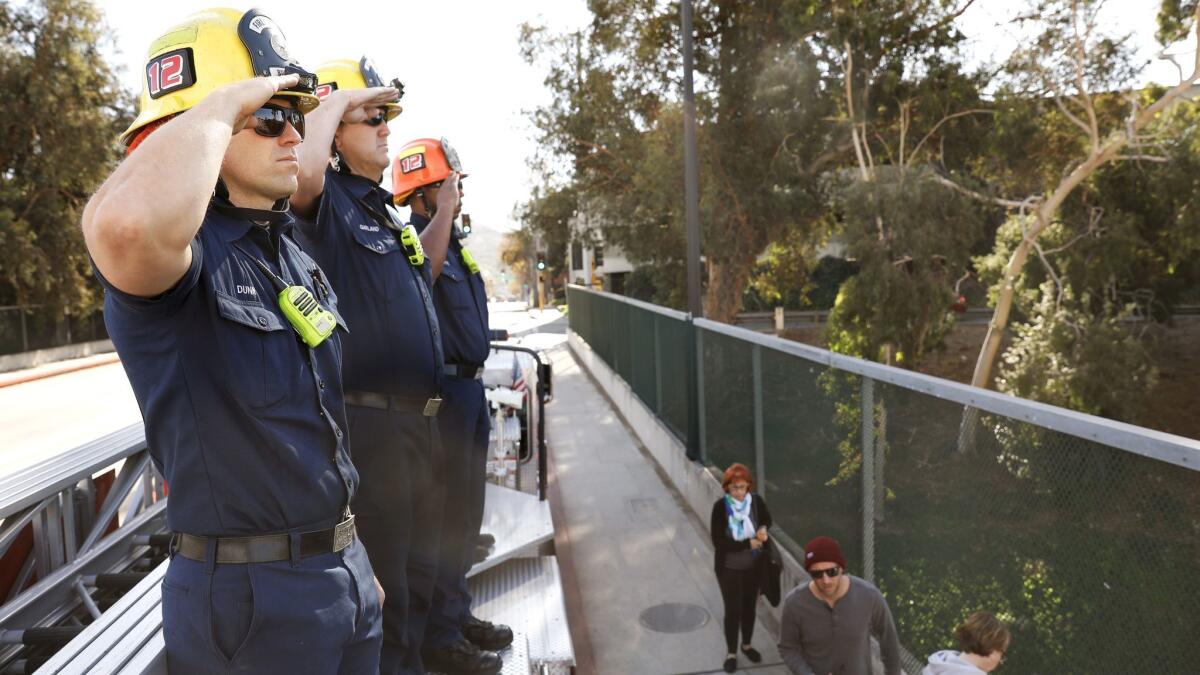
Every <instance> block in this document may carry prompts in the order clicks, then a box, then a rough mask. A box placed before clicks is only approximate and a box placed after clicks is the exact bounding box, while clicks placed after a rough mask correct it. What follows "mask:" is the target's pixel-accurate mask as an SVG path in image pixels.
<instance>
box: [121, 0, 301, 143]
mask: <svg viewBox="0 0 1200 675" xmlns="http://www.w3.org/2000/svg"><path fill="white" fill-rule="evenodd" d="M292 73H299V75H300V83H299V84H297V85H296V86H295V87H292V88H290V89H285V90H282V91H280V92H279V94H278V95H279V96H282V97H287V98H294V99H296V107H297V108H298V109H299V110H300V111H301V112H303V113H308V112H311V111H312V110H314V109H315V108H316V107H317V106H318V105H320V103H321V100H320V99H319V98H317V96H316V87H317V77H316V75H315V74H313V73H310V72H308V71H306V70H304V69H303V68H301V67H300V64H298V63H296V61H295V60H294V59H292V57H291V56H290V55H289V54H288V49H287V42H286V40H285V39H284V37H283V33H282V32H281V31H280V30H279V26H278V25H276V24H275V22H274V21H272V20H271V19H270V17H268V16H266V15H265V14H263V13H262V12H261V11H259V10H257V9H251V10H250V11H248V12H246V13H244V14H243V13H242V12H239V11H238V10H235V9H225V8H216V9H206V10H203V11H200V12H196V13H195V14H193V15H191V16H189V17H188V18H186V19H184V21H183V22H182V23H180V24H178V25H176V26H173V27H172V28H169V29H168V30H167V31H166V32H164V33H163V34H162V36H161V37H159V38H158V39H157V40H155V41H154V42H153V44H151V45H150V49H149V52H148V54H147V57H146V68H145V71H144V72H143V73H142V75H143V77H142V95H141V98H140V99H139V105H138V110H139V112H138V116H137V119H135V120H134V121H133V124H131V125H129V128H128V129H126V130H125V133H123V134H121V143H122V144H123V145H128V144H129V142H130V140H131V139H132V138H133V137H134V136H135V135H136V134H137V132H138V131H139V130H140V129H142V128H143V127H145V126H146V125H148V124H152V123H154V122H156V121H158V120H161V119H164V118H167V117H170V116H171V115H175V114H177V113H181V112H183V111H185V110H188V109H189V108H191V107H192V106H195V105H196V104H197V103H199V102H200V101H201V100H203V99H204V97H205V96H208V94H209V93H210V92H212V91H213V90H214V89H216V88H218V87H221V86H223V85H226V84H230V83H233V82H238V81H241V80H247V79H250V78H252V77H258V76H267V75H290V74H292Z"/></svg>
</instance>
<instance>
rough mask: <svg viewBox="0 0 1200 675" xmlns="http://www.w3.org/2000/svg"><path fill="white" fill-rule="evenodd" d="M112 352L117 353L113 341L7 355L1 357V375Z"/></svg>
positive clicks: (98, 341)
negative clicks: (45, 364)
mask: <svg viewBox="0 0 1200 675" xmlns="http://www.w3.org/2000/svg"><path fill="white" fill-rule="evenodd" d="M111 351H115V348H114V347H113V343H112V340H96V341H94V342H80V343H77V344H73V345H64V346H62V347H52V348H50V349H38V350H35V351H32V352H21V353H20V354H5V355H4V356H0V373H7V372H9V371H12V370H23V369H25V368H32V367H34V366H40V365H42V364H44V363H54V362H56V361H66V360H67V359H79V358H83V357H85V356H91V355H93V354H105V353H107V352H111Z"/></svg>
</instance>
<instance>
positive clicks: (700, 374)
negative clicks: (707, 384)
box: [688, 316, 708, 462]
mask: <svg viewBox="0 0 1200 675" xmlns="http://www.w3.org/2000/svg"><path fill="white" fill-rule="evenodd" d="M688 325H689V326H690V327H691V329H692V340H691V343H692V381H693V382H695V386H693V387H691V393H692V397H693V400H692V405H691V411H692V417H693V418H694V419H693V420H689V424H688V426H689V427H691V428H692V429H694V430H695V432H696V436H695V439H696V443H695V448H696V456H695V457H693V458H692V459H695V460H699V461H701V462H703V461H704V460H705V458H706V457H708V448H707V447H706V446H707V441H706V440H705V435H706V430H705V423H704V331H703V330H701V329H700V328H698V327H697V326H696V324H695V323H693V322H692V317H691V316H688Z"/></svg>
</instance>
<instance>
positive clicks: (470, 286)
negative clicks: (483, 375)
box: [410, 213, 491, 366]
mask: <svg viewBox="0 0 1200 675" xmlns="http://www.w3.org/2000/svg"><path fill="white" fill-rule="evenodd" d="M410 220H411V222H412V224H413V225H414V226H415V227H416V228H417V231H418V232H423V231H425V228H426V227H427V226H428V225H429V219H428V218H426V217H424V216H422V215H421V214H419V213H413V214H412V216H411V217H410ZM433 305H434V307H435V308H436V309H437V315H438V323H440V324H441V326H442V346H443V347H444V348H445V351H446V363H456V364H460V365H465V366H482V365H483V362H484V361H486V360H487V357H488V353H489V352H490V351H491V346H490V339H491V332H490V329H489V328H488V308H487V289H486V288H484V284H483V277H482V276H481V275H480V274H479V273H478V272H476V273H474V274H472V273H471V272H470V271H468V270H467V266H466V264H464V263H463V260H462V243H461V242H459V240H458V238H457V237H455V236H453V235H452V236H451V237H450V246H449V248H448V250H447V251H446V262H445V264H443V265H442V273H441V274H440V275H438V278H437V282H435V283H434V285H433Z"/></svg>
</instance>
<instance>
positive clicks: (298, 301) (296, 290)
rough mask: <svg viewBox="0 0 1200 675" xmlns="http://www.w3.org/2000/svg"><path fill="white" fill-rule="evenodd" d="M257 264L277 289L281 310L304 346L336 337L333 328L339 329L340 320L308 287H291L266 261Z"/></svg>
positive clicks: (310, 345)
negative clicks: (318, 300)
mask: <svg viewBox="0 0 1200 675" xmlns="http://www.w3.org/2000/svg"><path fill="white" fill-rule="evenodd" d="M254 262H256V263H258V267H259V269H261V270H262V271H263V272H264V273H265V274H266V275H267V277H268V278H269V279H270V280H271V284H272V285H274V286H275V290H277V291H279V296H278V300H279V309H281V310H283V316H284V318H286V319H287V320H288V323H290V324H292V328H294V329H295V330H296V333H297V334H298V335H299V336H300V340H301V341H303V342H304V344H306V345H308V346H309V347H314V348H315V347H316V346H317V345H319V344H321V343H322V342H324V341H325V340H326V338H328V337H329V336H330V335H333V329H334V328H337V318H336V317H334V315H333V312H330V311H329V310H327V309H325V308H324V307H322V306H321V303H319V302H317V299H316V298H314V297H313V294H312V293H311V292H310V291H309V290H308V289H307V288H305V287H303V286H291V285H288V283H287V282H286V281H284V280H283V279H281V278H279V275H277V274H275V273H274V272H272V271H271V268H270V267H267V266H266V264H265V263H263V261H261V260H259V259H257V258H255V259H254Z"/></svg>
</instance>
